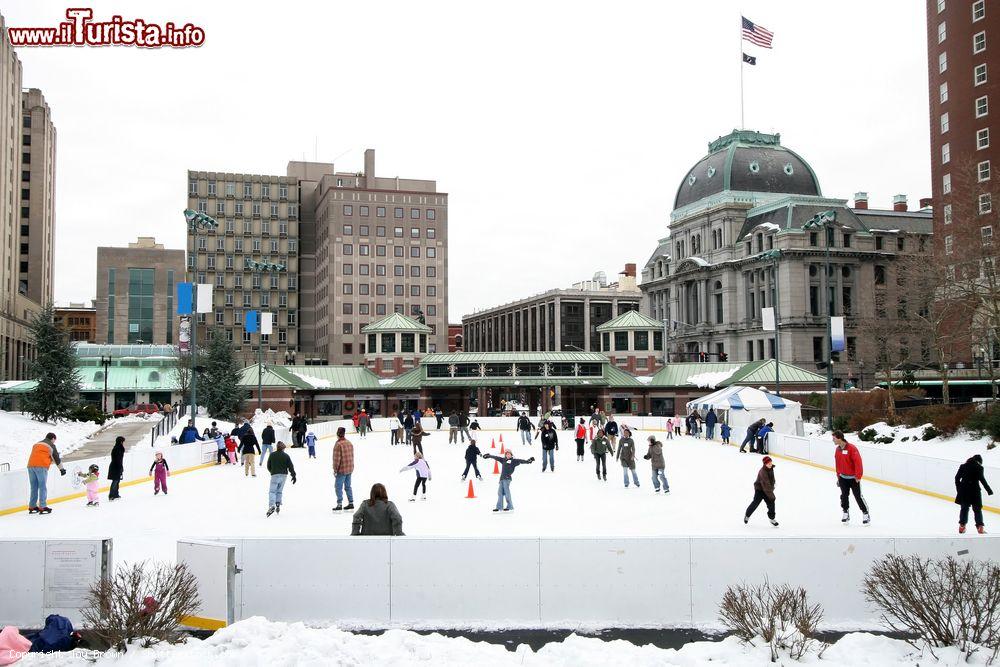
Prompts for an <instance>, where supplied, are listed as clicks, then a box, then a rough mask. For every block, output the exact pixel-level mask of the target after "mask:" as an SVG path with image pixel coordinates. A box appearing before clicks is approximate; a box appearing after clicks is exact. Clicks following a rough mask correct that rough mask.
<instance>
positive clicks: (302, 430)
mask: <svg viewBox="0 0 1000 667" xmlns="http://www.w3.org/2000/svg"><path fill="white" fill-rule="evenodd" d="M308 430H309V422H308V421H306V416H305V415H299V427H298V429H296V431H295V434H296V439H297V440H298V442H299V444H297V445H295V446H296V447H304V446H305V442H306V431H308Z"/></svg>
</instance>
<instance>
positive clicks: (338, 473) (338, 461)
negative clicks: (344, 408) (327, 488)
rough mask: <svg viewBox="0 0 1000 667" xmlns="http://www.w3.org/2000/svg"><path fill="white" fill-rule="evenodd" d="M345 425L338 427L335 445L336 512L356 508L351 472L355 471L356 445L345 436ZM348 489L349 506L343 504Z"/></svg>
mask: <svg viewBox="0 0 1000 667" xmlns="http://www.w3.org/2000/svg"><path fill="white" fill-rule="evenodd" d="M346 432H347V431H346V430H345V429H344V427H340V428H338V429H337V444H335V445H334V446H333V474H334V478H335V480H336V482H335V487H336V489H337V506H336V507H334V508H333V511H334V512H337V511H339V510H342V509H348V510H352V509H354V492H353V491H352V490H351V473H353V472H354V445H352V444H351V441H350V440H348V439H347V438H345V437H344V434H345V433H346ZM345 490H346V491H347V507H344V506H343V500H344V491H345Z"/></svg>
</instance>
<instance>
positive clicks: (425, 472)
mask: <svg viewBox="0 0 1000 667" xmlns="http://www.w3.org/2000/svg"><path fill="white" fill-rule="evenodd" d="M414 456H415V458H414V459H413V462H412V463H410V464H409V465H405V466H403V467H402V468H400V469H399V472H404V471H406V470H414V471H416V473H417V480H416V481H415V482H414V483H413V497H412V498H410V502H411V503H412V502H413V501H414V500H416V499H417V489H419V488H421V487H423V493H422V494H421V496H420V499H421V500H427V480H429V479H430V478H431V467H430V465H428V464H427V460H426V459H424V455H423V454H421V453H420V452H417V453H416V454H415V455H414Z"/></svg>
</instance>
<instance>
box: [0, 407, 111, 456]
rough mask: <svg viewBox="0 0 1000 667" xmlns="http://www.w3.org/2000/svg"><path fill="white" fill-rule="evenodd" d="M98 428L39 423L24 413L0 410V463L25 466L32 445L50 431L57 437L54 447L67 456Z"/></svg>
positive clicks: (84, 423) (88, 423)
mask: <svg viewBox="0 0 1000 667" xmlns="http://www.w3.org/2000/svg"><path fill="white" fill-rule="evenodd" d="M100 428H101V427H100V425H98V424H97V423H96V422H71V421H61V422H58V423H54V424H52V423H49V422H39V421H35V420H34V419H32V418H31V416H30V415H27V414H25V413H23V412H4V411H0V433H2V434H3V437H2V438H0V463H9V464H10V467H11V469H12V470H14V469H16V468H23V467H24V466H25V465H27V463H28V454H30V453H31V446H32V445H34V444H35V443H36V442H38V441H39V440H41V439H42V438H44V437H45V435H46V434H47V433H49V432H50V431H51V432H52V433H55V434H56V447H57V448H58V449H59V454H60V455H66V454H69V453H70V452H72V451H73V450H75V449H76V448H77V447H80V446H81V445H83V444H84V443H85V442H86V441H87V438H89V437H90V436H91V435H93V434H94V433H95V432H96V431H97V430H98V429H100Z"/></svg>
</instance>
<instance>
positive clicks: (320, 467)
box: [0, 419, 978, 563]
mask: <svg viewBox="0 0 1000 667" xmlns="http://www.w3.org/2000/svg"><path fill="white" fill-rule="evenodd" d="M201 422H202V420H201V419H199V424H198V426H199V428H203V427H204V426H203V425H202V423H201ZM569 435H570V433H569V432H567V431H560V432H559V437H560V445H561V449H560V450H559V451H558V452H556V472H555V473H551V472H546V473H542V471H541V453H540V445H538V444H537V442H536V443H535V444H532V445H522V444H520V443H519V442H516V441H515V442H514V443H513V444H514V447H513V449H514V454H515V456H517V457H523V458H527V457H529V456H536V457H538V460H537V461H536V462H535V463H534V465H530V466H522V467H519V468H518V469H517V471H516V473H515V474H514V481H513V484H512V487H511V489H512V493H513V497H514V505H515V508H516V509H515V511H514V512H512V513H509V514H508V513H501V514H494V513H493V512H492V511H491V510H492V508H493V506H494V504H495V502H496V488H497V480H498V476H497V475H494V474H493V462H492V461H484V460H482V459H480V462H479V467H480V470H481V472H482V473H483V476H484V481H481V482H479V481H477V482H475V491H476V495H477V497H476V498H475V499H466V497H465V496H466V491H467V483H463V482H462V481H461V480H460V476H461V473H462V470H463V468H464V452H465V445H449V444H448V435H447V430H442V431H437V430H432V431H430V435H429V436H428V437H427V438H426V439H425V440H424V451H425V453H426V455H427V459H428V461H429V463H430V467H431V474H432V477H431V480H430V482H429V483H428V485H427V486H428V500H426V501H419V500H418V501H416V502H407V500H408V498H410V497H411V493H412V489H413V481H414V474H413V473H412V472H406V473H400V472H399V469H400V468H401V467H402V466H404V465H406V464H408V463H410V461H411V460H412V456H411V454H410V448H409V447H406V446H396V447H391V446H390V445H389V437H388V434H387V433H384V432H379V433H375V434H373V435H371V436H369V437H368V438H366V439H360V438H358V437H357V436H351V437H352V439H353V441H354V443H355V447H356V454H355V460H356V468H355V473H354V480H353V486H354V491H355V503H358V502H360V500H361V499H363V498H367V497H368V494H369V490H370V488H371V485H372V484H373V483H374V482H382V483H384V484H385V485H386V487H387V488H388V491H389V497H390V499H391V500H393V501H395V502H396V504H397V505H398V507H399V509H400V511H401V512H402V515H403V528H404V531H405V532H406V534H407V535H410V536H650V535H652V536H658V535H668V536H669V535H684V536H686V535H711V536H719V535H722V536H725V535H733V536H741V537H742V536H746V535H775V534H782V535H793V536H798V535H820V536H843V535H845V534H846V535H852V534H856V535H862V534H863V535H867V536H877V535H882V536H893V535H928V536H949V537H951V536H954V535H955V532H956V526H955V524H956V523H957V520H958V517H957V513H958V509H957V507H956V506H955V505H953V504H951V503H949V502H946V501H942V500H938V499H935V498H931V497H927V496H922V495H919V494H915V493H911V492H907V491H902V490H898V489H895V488H892V487H888V486H884V485H880V484H875V483H868V484H866V485H865V489H864V492H865V497H866V499H867V501H868V503H869V504H870V506H871V510H872V516H873V521H872V525H871V526H868V527H864V526H862V525H861V523H860V518H861V517H860V514H859V513H858V512H857V511H855V515H854V521H853V522H852V523H851V524H850V525H848V526H843V525H841V522H840V506H839V492H838V489H837V487H836V485H835V479H834V475H833V473H832V472H828V471H824V470H820V469H817V468H814V467H811V466H807V465H802V464H799V463H795V462H791V461H784V460H778V462H777V466H776V468H775V471H776V478H777V489H776V491H777V508H778V520H779V521H780V522H781V526H780V527H779V528H773V527H771V526H770V525H769V524H768V523H767V520H766V518H765V515H764V508H763V506H762V507H761V508H760V509H759V510H758V512H757V514H756V515H755V516H754V517H753V519H752V520H751V522H750V525H749V526H745V525H744V524H743V512H744V509H745V508H746V505H747V504H748V503H749V502H750V500H751V498H752V496H753V488H752V484H753V481H754V479H755V477H756V474H757V471H758V469H759V468H760V457H759V456H758V455H754V454H740V453H738V451H737V450H736V448H734V447H724V446H722V445H721V444H718V443H706V442H705V441H704V440H695V439H693V438H688V437H681V438H678V439H674V440H666V441H665V447H664V450H665V456H666V462H667V477H668V479H669V482H670V485H671V494H670V495H669V496H664V495H662V494H657V493H653V489H652V484H651V480H650V467H649V463H648V462H647V461H643V460H642V459H641V458H640V459H639V462H638V474H639V481H640V484H641V486H640V487H639V488H636V487H634V486H631V487H630V488H628V489H626V488H624V486H623V483H622V468H621V466H620V465H619V464H617V463H616V462H613V461H612V462H609V466H608V469H609V470H608V473H609V474H608V481H607V482H604V481H599V480H598V479H597V478H596V475H595V470H594V461H593V458H592V457H591V456H590V455H589V453H588V454H587V456H586V459H585V461H583V462H578V461H576V460H575V459H576V457H575V451H574V450H575V444H574V443H573V441H572V440H571V439H570V437H569ZM656 435H657V437H658V438H662V436H663V434H662V433H658V434H656ZM645 436H646V434H644V433H638V434H637V435H636V438H635V439H636V441H637V443H638V447H639V454H640V456H641V455H642V454H644V453H645ZM499 437H500V434H499V433H491V432H487V431H483V432H481V440H480V446H481V447H482V448H483V450H484V451H487V452H494V453H497V452H499V447H500V440H499ZM503 438H504V441H505V445H510V444H511V443H512V441H514V440H515V436H514V434H512V433H511V432H506V433H503ZM491 440H495V441H496V446H497V449H490V442H491ZM333 442H334V441H333V439H330V438H325V439H323V440H321V441H320V442H319V445H318V448H317V449H318V452H317V456H318V458H316V459H313V460H310V459H308V458H307V456H306V451H305V450H304V449H290V450H288V451H289V453H290V454H291V456H292V459H293V461H294V463H295V466H296V471H297V472H298V483H297V484H295V485H292V484H291V483H289V484H288V485H286V487H285V493H284V504H283V506H282V512H281V514H280V515H277V516H273V517H271V518H265V516H264V513H265V511H266V509H267V487H268V481H269V475H268V474H267V472H266V471H262V470H258V474H257V477H246V476H244V473H243V469H242V468H240V467H236V466H213V467H210V468H207V469H202V470H197V471H193V472H189V473H185V474H182V475H177V476H174V477H171V478H170V481H169V484H170V494H169V495H168V496H163V495H160V496H153V492H152V484H151V483H143V484H139V485H136V486H129V487H125V488H123V489H122V495H123V497H124V499H123V500H121V501H120V502H115V503H108V502H106V501H105V502H102V503H101V505H100V507H98V508H90V507H86V506H85V505H84V502H85V501H84V500H83V499H81V500H74V501H70V502H67V503H60V504H58V505H56V506H55V511H54V512H53V514H51V515H48V516H42V517H39V516H29V515H27V514H17V515H9V516H5V517H0V531H2V532H3V533H4V534H5V535H6V536H8V537H11V538H14V537H32V538H42V537H46V538H52V537H91V538H93V537H100V536H110V537H112V538H114V549H115V560H116V562H119V563H120V562H122V561H135V560H141V559H146V558H156V559H161V560H173V559H174V557H175V552H176V540H177V539H178V538H181V537H222V536H282V535H284V536H309V535H316V536H324V537H328V536H330V535H347V534H349V533H350V527H351V517H350V514H349V513H346V512H341V513H333V512H331V508H332V507H333V505H335V504H336V501H335V496H334V490H333V473H332V467H331V458H332V457H331V452H332V449H333ZM830 449H831V460H832V457H833V455H832V451H833V444H832V443H831V445H830ZM165 454H166V458H167V460H168V462H169V460H170V451H169V448H165ZM977 537H978V536H969V539H976V538H977Z"/></svg>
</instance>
